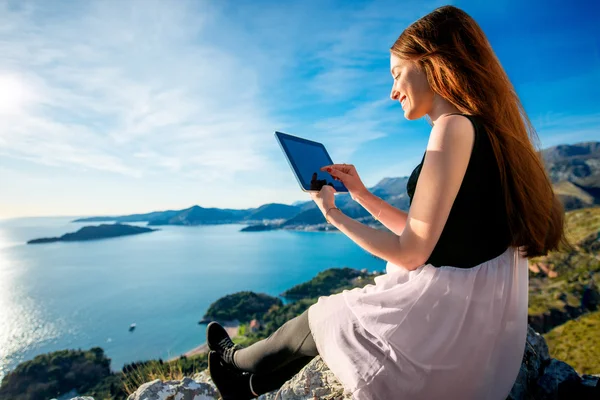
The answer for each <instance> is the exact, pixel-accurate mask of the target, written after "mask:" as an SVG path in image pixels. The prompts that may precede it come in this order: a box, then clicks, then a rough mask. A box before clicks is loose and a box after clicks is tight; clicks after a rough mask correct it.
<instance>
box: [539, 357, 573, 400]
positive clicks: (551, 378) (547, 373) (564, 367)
mask: <svg viewBox="0 0 600 400" xmlns="http://www.w3.org/2000/svg"><path fill="white" fill-rule="evenodd" d="M579 383H581V377H580V376H579V374H577V371H575V369H574V368H573V367H571V366H570V365H569V364H567V363H565V362H563V361H560V360H557V359H554V358H553V359H552V360H550V363H549V364H548V365H547V366H546V367H545V368H544V374H543V375H542V376H541V377H540V378H539V379H538V380H537V385H536V388H535V390H536V394H537V396H538V397H536V398H540V399H544V400H545V399H558V398H559V397H558V392H559V388H560V387H561V386H563V385H570V387H573V386H576V385H578V384H579Z"/></svg>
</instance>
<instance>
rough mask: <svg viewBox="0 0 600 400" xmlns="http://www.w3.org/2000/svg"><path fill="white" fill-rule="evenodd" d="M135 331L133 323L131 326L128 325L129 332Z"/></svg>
mask: <svg viewBox="0 0 600 400" xmlns="http://www.w3.org/2000/svg"><path fill="white" fill-rule="evenodd" d="M134 329H135V322H134V323H133V324H131V325H129V332H131V331H133V330H134Z"/></svg>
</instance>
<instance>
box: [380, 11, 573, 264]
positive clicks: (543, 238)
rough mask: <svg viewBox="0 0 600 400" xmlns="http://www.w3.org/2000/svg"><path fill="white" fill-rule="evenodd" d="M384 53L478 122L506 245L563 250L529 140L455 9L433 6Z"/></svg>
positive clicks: (517, 105) (558, 216)
mask: <svg viewBox="0 0 600 400" xmlns="http://www.w3.org/2000/svg"><path fill="white" fill-rule="evenodd" d="M390 51H391V52H392V53H393V54H395V55H396V56H398V57H400V58H403V59H406V60H410V61H414V62H416V63H417V65H418V66H419V68H421V70H422V71H424V72H425V74H426V75H427V80H428V81H429V85H430V87H431V89H432V90H433V91H434V92H435V93H437V94H438V95H439V96H441V97H442V98H444V99H446V100H447V101H449V102H450V103H452V104H453V105H454V106H456V107H457V108H458V109H459V110H460V112H462V113H465V114H469V115H477V116H479V117H480V118H481V119H482V121H483V123H484V125H485V126H486V128H487V131H488V133H489V136H490V141H491V143H492V147H493V149H494V154H495V156H496V159H497V161H498V166H499V168H500V178H501V183H502V186H503V188H504V195H505V200H506V211H507V216H508V219H509V221H508V223H509V229H510V232H511V237H512V243H511V245H512V246H522V247H523V250H524V252H525V253H524V256H526V257H528V258H529V257H535V256H540V255H546V254H547V253H548V251H551V250H559V247H560V246H565V248H571V246H570V244H569V243H568V241H567V239H566V237H565V231H564V214H565V212H564V208H563V205H562V203H561V202H560V201H559V199H558V197H557V196H556V195H555V194H554V191H553V189H552V183H551V181H550V178H549V177H548V173H547V172H546V170H545V168H544V163H543V160H542V157H541V154H540V152H539V150H537V149H536V148H539V138H538V136H537V133H536V131H535V129H534V128H533V125H532V124H531V121H530V120H529V117H528V116H527V114H526V113H525V110H524V108H523V105H522V104H521V101H520V100H519V97H518V96H517V93H516V91H515V89H514V87H513V85H512V83H511V82H510V80H509V78H508V76H507V75H506V72H505V71H504V69H503V68H502V66H501V65H500V61H499V60H498V58H497V57H496V55H495V53H494V51H493V50H492V47H491V45H490V43H489V42H488V40H487V38H486V36H485V34H484V33H483V30H482V29H481V28H480V27H479V25H478V24H477V22H475V20H474V19H473V18H471V17H470V16H469V15H468V14H467V13H466V12H464V11H463V10H461V9H459V8H457V7H454V6H443V7H439V8H436V9H435V10H434V11H432V12H431V13H429V14H427V15H425V16H424V17H422V18H420V19H419V20H417V21H415V22H414V23H412V24H411V25H410V26H409V27H408V28H406V29H405V30H404V32H402V34H401V35H400V36H399V37H398V39H397V40H396V42H395V43H394V45H393V46H392V48H391V49H390ZM534 143H535V147H534Z"/></svg>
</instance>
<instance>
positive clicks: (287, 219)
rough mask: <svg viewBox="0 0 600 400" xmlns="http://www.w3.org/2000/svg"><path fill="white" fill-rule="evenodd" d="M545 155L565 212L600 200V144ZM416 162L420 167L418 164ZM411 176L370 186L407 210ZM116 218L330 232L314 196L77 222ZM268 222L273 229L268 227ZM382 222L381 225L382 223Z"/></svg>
mask: <svg viewBox="0 0 600 400" xmlns="http://www.w3.org/2000/svg"><path fill="white" fill-rule="evenodd" d="M541 155H542V158H543V160H544V164H545V166H546V169H547V170H548V174H549V176H550V179H551V181H552V183H553V186H554V191H555V193H557V195H558V196H559V197H560V199H561V201H562V202H563V204H564V206H565V209H566V210H573V209H578V208H584V207H591V206H594V205H599V204H600V142H584V143H578V144H573V145H559V146H554V147H550V148H547V149H545V150H542V151H541ZM415 166H416V165H415ZM407 182H408V176H404V177H386V178H383V179H382V180H381V181H379V182H378V183H377V184H376V185H375V186H373V187H371V188H369V191H370V192H371V193H373V194H374V195H376V196H378V197H381V198H382V199H383V200H385V201H386V202H388V203H390V204H391V205H393V206H394V207H397V208H399V209H401V210H403V211H408V209H409V205H410V198H409V197H408V194H407V193H406V184H407ZM335 199H336V205H337V207H339V208H340V209H341V210H342V211H343V212H344V213H345V214H347V215H348V216H350V217H352V218H355V219H359V220H361V222H364V223H368V224H371V223H375V224H379V223H377V222H375V221H374V219H373V217H372V216H371V215H370V214H369V213H368V212H367V211H366V210H365V209H364V208H363V207H362V206H361V205H360V204H358V203H357V202H355V201H354V200H352V198H351V197H350V195H349V194H347V193H341V194H338V195H336V197H335ZM90 221H94V222H97V221H116V222H148V225H204V224H231V223H238V224H248V225H250V226H252V225H256V227H254V228H250V229H245V231H261V230H268V229H279V228H283V229H302V230H306V229H308V230H328V228H330V227H328V226H327V225H326V223H325V218H324V217H323V215H322V214H321V212H320V211H319V210H318V208H317V205H316V204H315V202H314V201H312V200H307V201H304V202H302V201H297V202H295V203H294V204H293V205H287V204H277V203H269V204H265V205H262V206H260V207H258V208H249V209H241V210H237V209H221V208H204V207H200V206H197V205H196V206H193V207H190V208H186V209H184V210H169V211H156V212H151V213H147V214H134V215H126V216H118V217H92V218H83V219H78V220H76V222H90ZM265 224H269V225H270V227H269V228H267V227H265ZM379 225H380V224H379Z"/></svg>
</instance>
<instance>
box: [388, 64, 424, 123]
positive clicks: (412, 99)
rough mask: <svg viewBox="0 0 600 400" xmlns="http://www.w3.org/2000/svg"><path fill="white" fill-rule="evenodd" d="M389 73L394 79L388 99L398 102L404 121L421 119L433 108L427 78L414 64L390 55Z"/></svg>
mask: <svg viewBox="0 0 600 400" xmlns="http://www.w3.org/2000/svg"><path fill="white" fill-rule="evenodd" d="M390 72H391V73H392V77H393V78H394V84H393V86H392V92H391V93H390V98H391V99H392V100H396V101H399V102H400V103H401V105H402V109H403V110H404V116H405V118H406V119H409V120H413V119H419V118H421V117H423V116H424V115H425V114H428V113H429V112H430V111H431V108H432V106H433V93H434V92H433V90H431V87H430V86H429V82H427V76H426V75H425V73H424V72H423V71H421V70H420V69H419V68H418V67H417V64H416V63H415V62H412V61H408V60H405V59H402V58H399V57H398V56H396V55H394V54H391V56H390Z"/></svg>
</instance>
